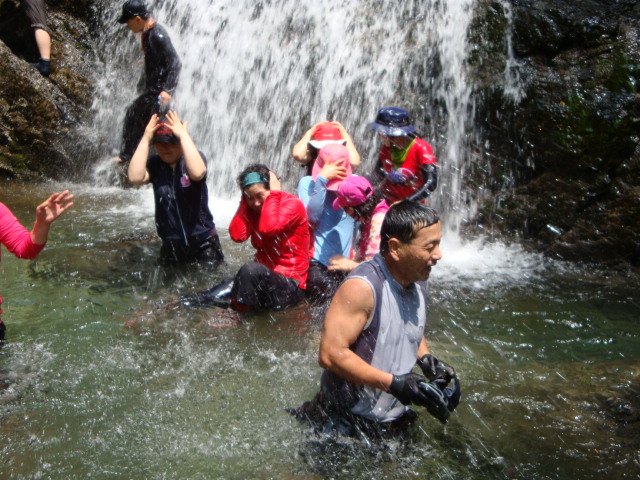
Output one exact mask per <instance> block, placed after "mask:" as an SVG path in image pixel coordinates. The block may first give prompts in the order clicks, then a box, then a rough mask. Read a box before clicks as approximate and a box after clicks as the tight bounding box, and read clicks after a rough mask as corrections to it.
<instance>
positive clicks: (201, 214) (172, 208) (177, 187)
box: [147, 152, 224, 263]
mask: <svg viewBox="0 0 640 480" xmlns="http://www.w3.org/2000/svg"><path fill="white" fill-rule="evenodd" d="M200 156H201V157H202V160H203V161H204V163H205V165H206V163H207V160H206V158H205V156H204V154H203V153H202V152H200ZM147 171H148V172H149V181H150V182H151V185H152V187H153V197H154V200H155V207H156V208H155V209H156V213H155V220H156V229H157V231H158V235H159V236H160V238H161V239H162V249H161V258H162V259H163V260H164V261H166V262H170V263H172V262H176V261H178V262H179V261H194V260H195V261H212V262H220V261H222V260H223V259H224V256H223V254H222V249H221V247H220V240H219V238H218V234H217V232H216V227H215V224H214V222H213V215H211V211H210V210H209V194H208V189H207V182H206V180H207V176H206V175H205V176H204V178H202V179H201V180H197V181H196V180H191V179H190V178H189V175H188V173H187V167H186V165H185V161H184V158H182V157H181V158H180V160H178V163H177V164H176V165H175V167H174V168H172V167H171V166H170V165H168V164H167V163H165V162H163V161H162V160H161V159H160V156H158V155H152V156H150V157H149V159H148V160H147Z"/></svg>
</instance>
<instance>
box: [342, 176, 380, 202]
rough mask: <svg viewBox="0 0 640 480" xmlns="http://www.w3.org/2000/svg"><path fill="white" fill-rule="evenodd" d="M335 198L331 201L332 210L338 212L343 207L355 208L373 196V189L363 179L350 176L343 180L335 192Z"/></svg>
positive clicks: (367, 181)
mask: <svg viewBox="0 0 640 480" xmlns="http://www.w3.org/2000/svg"><path fill="white" fill-rule="evenodd" d="M336 194H337V197H336V199H335V200H334V201H333V209H334V210H340V209H341V208H344V207H357V206H358V205H362V204H363V203H364V202H366V201H367V199H368V198H369V197H370V196H371V195H373V187H371V184H370V183H369V180H367V179H366V178H364V177H359V176H357V175H352V176H350V177H349V178H346V179H344V181H342V182H341V183H340V186H339V187H338V191H337V192H336Z"/></svg>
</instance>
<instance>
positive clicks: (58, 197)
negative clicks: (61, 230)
mask: <svg viewBox="0 0 640 480" xmlns="http://www.w3.org/2000/svg"><path fill="white" fill-rule="evenodd" d="M73 198H74V195H73V194H72V193H69V190H65V191H64V192H62V193H54V194H53V195H51V196H50V197H49V198H48V199H47V200H45V201H44V202H42V203H41V204H40V205H38V206H37V207H36V220H37V221H40V222H44V223H45V224H47V225H50V224H51V223H52V222H53V221H54V220H55V219H56V218H58V217H59V216H60V215H62V213H64V211H65V210H66V209H67V208H69V207H71V206H72V205H73Z"/></svg>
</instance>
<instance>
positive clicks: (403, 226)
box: [295, 201, 459, 434]
mask: <svg viewBox="0 0 640 480" xmlns="http://www.w3.org/2000/svg"><path fill="white" fill-rule="evenodd" d="M381 237H382V239H381V244H380V250H381V253H379V254H378V255H376V257H375V258H374V259H372V260H370V261H368V262H364V263H363V264H361V265H360V266H358V267H357V268H356V269H355V270H354V271H353V272H352V273H351V275H350V276H349V277H348V278H347V279H346V280H345V282H344V283H343V284H342V285H341V286H340V288H339V289H338V291H337V292H336V294H335V296H334V297H333V299H332V301H331V305H330V306H329V309H328V311H327V314H326V317H325V320H324V327H323V330H322V339H321V342H320V365H321V366H322V367H323V368H324V369H325V371H324V373H323V375H322V379H321V391H320V393H319V394H318V395H317V396H316V398H315V399H314V400H313V401H312V402H307V403H306V404H305V405H303V406H302V407H301V408H300V409H299V410H298V411H296V412H295V413H296V414H297V416H298V417H304V418H306V419H308V420H311V421H312V422H313V423H316V424H317V423H318V422H320V423H322V424H323V427H324V429H325V431H326V430H328V429H333V430H335V429H337V430H339V431H341V430H343V433H347V434H354V430H355V433H356V434H357V432H359V431H362V430H363V427H364V430H365V431H366V430H371V429H370V428H369V427H371V426H375V427H376V428H378V429H380V428H382V429H383V430H384V429H385V428H386V429H387V431H391V430H392V429H393V428H395V427H397V426H402V425H404V424H406V423H409V422H411V421H412V420H413V419H414V418H415V416H416V414H415V412H414V411H413V410H411V409H410V408H408V407H407V405H410V404H415V405H420V406H424V407H427V409H428V410H429V412H430V413H432V414H433V415H434V416H436V418H438V419H439V420H440V421H441V422H443V423H444V422H446V419H447V418H448V417H449V414H450V411H451V410H453V408H455V406H456V405H457V403H458V401H459V384H458V380H457V378H455V371H454V370H453V368H451V367H449V366H448V365H446V364H445V363H444V362H440V361H438V360H437V359H436V358H435V357H433V356H432V355H430V353H429V349H428V348H427V343H426V340H425V337H424V328H425V324H426V316H427V301H428V298H427V289H426V280H427V279H428V278H429V274H430V272H431V268H432V267H433V266H434V265H435V264H436V263H437V262H438V260H440V258H442V254H441V252H440V239H441V238H442V230H441V226H440V221H439V218H438V215H437V213H436V212H435V211H434V210H432V209H430V208H428V207H425V206H424V205H421V204H418V203H416V202H410V201H403V202H400V203H398V204H396V205H394V206H392V207H391V209H390V210H389V211H388V213H387V215H386V217H385V220H384V223H383V225H382V231H381ZM416 362H418V364H419V365H420V367H421V368H422V370H423V373H424V374H425V376H426V377H427V378H425V377H423V376H421V375H418V374H415V373H411V370H412V369H413V367H414V365H415V364H416ZM452 379H454V384H455V387H454V388H453V389H452V388H446V386H447V385H448V384H449V382H450V381H451V380H452ZM429 380H431V382H429ZM437 382H440V383H437ZM452 397H453V398H452ZM318 412H320V414H319V415H318ZM336 417H337V418H339V419H338V420H337V421H336V420H335V418H336ZM330 418H333V419H334V420H333V423H331V421H329V424H327V421H328V420H330ZM345 425H347V427H346V428H344V427H345ZM344 430H346V431H344ZM374 430H375V428H374ZM383 433H384V432H383Z"/></svg>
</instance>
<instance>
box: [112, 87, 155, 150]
mask: <svg viewBox="0 0 640 480" xmlns="http://www.w3.org/2000/svg"><path fill="white" fill-rule="evenodd" d="M157 100H158V99H157V97H156V96H154V95H153V94H143V95H140V96H139V97H138V98H136V99H135V100H134V101H133V103H132V104H131V105H129V107H128V108H127V112H126V114H125V116H124V125H123V126H122V143H121V144H120V154H119V156H118V157H119V159H120V160H118V161H121V162H128V161H129V160H131V157H132V156H133V153H134V152H135V151H136V148H138V143H140V139H141V138H142V135H143V134H144V129H145V128H146V126H147V124H148V123H149V119H150V118H151V115H153V114H154V113H157V110H158V105H157Z"/></svg>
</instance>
